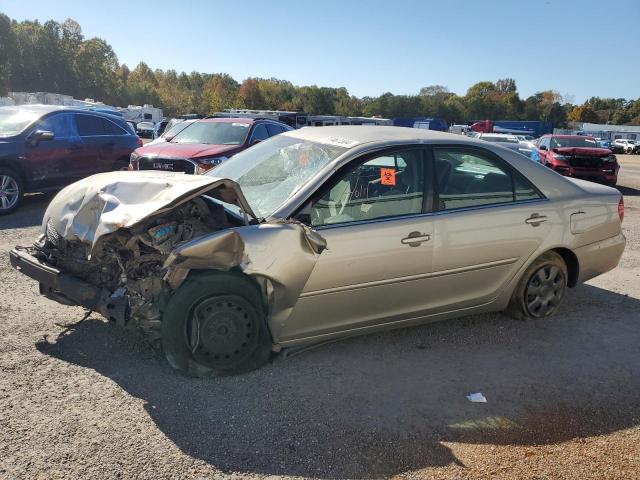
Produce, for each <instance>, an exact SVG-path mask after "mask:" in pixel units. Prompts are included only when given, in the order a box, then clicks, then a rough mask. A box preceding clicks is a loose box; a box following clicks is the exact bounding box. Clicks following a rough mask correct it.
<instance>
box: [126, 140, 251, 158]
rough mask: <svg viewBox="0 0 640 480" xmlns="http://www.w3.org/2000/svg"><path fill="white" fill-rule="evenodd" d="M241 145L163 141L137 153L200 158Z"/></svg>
mask: <svg viewBox="0 0 640 480" xmlns="http://www.w3.org/2000/svg"><path fill="white" fill-rule="evenodd" d="M239 146H240V145H210V144H202V143H171V142H163V143H158V144H154V145H147V146H144V147H140V148H138V149H136V151H135V153H136V154H137V155H144V156H146V157H154V156H159V157H165V158H193V159H195V158H198V157H211V156H215V155H222V154H223V153H225V152H228V151H230V150H234V149H237V148H238V147H239Z"/></svg>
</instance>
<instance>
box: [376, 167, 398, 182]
mask: <svg viewBox="0 0 640 480" xmlns="http://www.w3.org/2000/svg"><path fill="white" fill-rule="evenodd" d="M380 184H381V185H395V184H396V170H395V168H381V169H380Z"/></svg>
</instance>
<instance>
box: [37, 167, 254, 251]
mask: <svg viewBox="0 0 640 480" xmlns="http://www.w3.org/2000/svg"><path fill="white" fill-rule="evenodd" d="M205 193H206V194H208V195H210V196H211V197H213V198H217V199H219V200H222V201H224V202H226V203H231V204H235V205H237V206H238V207H240V209H242V211H244V212H246V213H247V214H248V215H250V216H251V217H253V218H256V216H255V214H254V213H253V210H252V209H251V206H250V205H249V203H248V202H247V200H246V198H245V196H244V194H243V193H242V190H241V189H240V186H239V185H238V184H237V183H236V182H234V181H233V180H229V179H226V178H216V177H210V176H203V175H184V174H179V173H170V172H161V171H154V170H147V171H137V172H123V171H119V172H108V173H100V174H98V175H93V176H91V177H88V178H85V179H83V180H80V181H78V182H76V183H73V184H71V185H69V186H68V187H66V188H65V189H63V190H62V191H61V192H60V193H58V194H57V195H56V196H55V197H54V199H53V200H52V201H51V203H50V204H49V206H48V207H47V210H46V212H45V214H44V218H43V221H42V228H43V232H45V231H46V229H47V228H54V229H55V231H56V233H57V234H58V235H60V236H62V237H63V238H65V239H66V240H78V241H81V242H84V243H88V244H90V245H91V247H92V248H93V247H94V246H95V244H96V242H97V241H98V240H99V239H100V237H102V236H104V235H106V234H108V233H112V232H114V231H116V230H118V229H119V228H128V227H132V226H134V225H135V224H137V223H138V222H141V221H142V220H144V219H146V218H148V217H150V216H152V215H157V214H161V213H163V212H164V211H167V210H170V209H173V208H175V207H176V206H178V205H180V204H182V203H185V202H187V201H189V200H191V199H192V198H195V197H197V196H199V195H202V194H205Z"/></svg>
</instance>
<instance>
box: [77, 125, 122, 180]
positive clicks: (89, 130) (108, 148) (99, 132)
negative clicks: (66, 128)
mask: <svg viewBox="0 0 640 480" xmlns="http://www.w3.org/2000/svg"><path fill="white" fill-rule="evenodd" d="M75 116H76V124H77V125H78V133H79V134H80V138H81V139H82V147H83V150H82V158H81V160H80V161H79V163H78V165H77V172H78V173H79V175H80V177H81V178H83V177H88V176H89V175H93V174H94V173H100V172H108V171H111V170H112V169H113V168H112V167H113V161H112V157H113V152H114V149H115V145H116V144H115V141H114V140H113V138H112V136H111V135H110V134H109V132H107V131H106V130H105V125H104V123H103V118H102V117H100V116H98V115H92V114H88V113H87V114H84V113H77V114H75Z"/></svg>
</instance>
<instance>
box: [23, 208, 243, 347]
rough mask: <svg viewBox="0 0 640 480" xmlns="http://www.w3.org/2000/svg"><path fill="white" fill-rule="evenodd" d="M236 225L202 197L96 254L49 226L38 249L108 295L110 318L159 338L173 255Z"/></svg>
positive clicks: (110, 240) (111, 238) (103, 243)
mask: <svg viewBox="0 0 640 480" xmlns="http://www.w3.org/2000/svg"><path fill="white" fill-rule="evenodd" d="M231 226H232V225H231V224H230V222H229V220H228V219H227V216H226V214H225V211H224V208H223V207H222V206H220V205H219V204H217V203H213V202H209V203H208V202H206V201H205V200H204V199H203V198H200V197H197V198H194V199H192V200H190V201H188V202H186V203H185V204H183V205H181V206H179V207H178V208H175V209H173V210H171V211H169V212H166V213H163V214H159V215H156V216H154V217H150V218H149V219H147V220H146V221H144V222H141V223H139V224H138V225H134V226H133V227H131V228H127V229H124V228H123V229H119V230H117V231H115V232H113V233H111V234H108V235H105V236H104V237H102V238H101V239H100V240H99V242H98V243H97V244H96V246H95V247H94V248H93V250H91V249H90V246H88V245H87V244H85V243H82V242H80V241H69V240H65V239H64V238H62V237H61V236H60V235H59V234H58V232H56V231H55V229H54V228H53V227H52V226H51V225H47V228H46V229H45V232H46V234H45V235H44V237H43V238H42V239H41V241H40V242H39V243H37V244H36V245H35V249H36V252H37V256H39V257H41V259H42V260H45V261H46V262H47V263H49V264H50V265H53V266H55V267H57V268H58V269H60V270H61V271H62V272H64V273H66V274H70V275H73V276H75V277H78V278H80V279H82V280H84V281H86V282H87V283H89V284H91V285H94V286H95V287H98V288H100V289H102V290H103V291H106V292H108V294H109V295H110V296H109V297H108V300H107V309H108V312H107V313H108V315H107V316H108V317H109V318H110V319H112V320H114V321H117V322H118V323H122V324H127V325H135V326H137V327H140V328H142V330H143V331H144V332H145V333H147V334H149V338H150V340H155V339H156V338H157V337H158V335H159V334H158V332H157V330H158V329H157V327H159V324H160V316H161V311H162V307H163V305H164V302H165V301H166V294H167V292H168V291H169V290H170V288H169V287H168V284H167V282H166V281H165V275H166V273H167V269H165V268H164V267H163V264H164V262H165V260H166V258H167V256H168V255H169V253H170V252H171V251H172V250H174V249H175V248H176V247H177V246H179V245H181V244H183V243H186V242H188V241H190V240H192V239H193V238H196V237H200V236H202V235H206V234H208V233H211V232H215V231H218V230H222V229H225V228H229V227H231ZM103 313H104V312H103Z"/></svg>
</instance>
